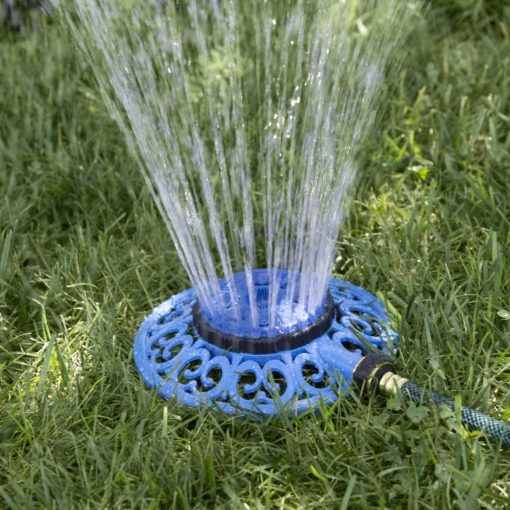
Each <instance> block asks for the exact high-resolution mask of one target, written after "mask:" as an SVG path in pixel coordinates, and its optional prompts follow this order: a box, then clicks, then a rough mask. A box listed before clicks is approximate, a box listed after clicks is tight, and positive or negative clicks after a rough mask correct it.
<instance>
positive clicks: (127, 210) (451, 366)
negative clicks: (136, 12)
mask: <svg viewBox="0 0 510 510" xmlns="http://www.w3.org/2000/svg"><path fill="white" fill-rule="evenodd" d="M464 3H465V4H466V5H465V6H464V7H463V8H461V7H455V6H456V5H457V3H456V2H432V7H431V8H430V9H429V10H428V11H427V12H426V13H425V14H424V15H423V17H422V22H421V23H420V24H419V26H418V28H417V30H416V33H415V34H414V35H413V37H412V39H411V42H410V48H409V51H410V54H411V58H410V59H409V64H408V65H407V66H406V67H405V71H403V72H402V74H401V80H400V83H399V85H398V88H397V91H396V94H395V96H394V98H393V100H392V102H391V103H390V104H389V105H388V111H387V114H386V117H385V122H384V126H383V132H382V133H381V137H380V138H378V139H377V140H374V141H373V144H372V147H371V152H370V158H369V161H367V164H366V166H365V168H364V169H363V171H362V172H361V178H360V186H359V189H358V191H357V195H356V201H355V204H354V207H353V208H352V210H351V213H350V216H349V218H348V220H347V224H346V225H345V228H344V231H343V235H342V238H341V240H340V241H339V246H338V261H337V266H336V268H335V272H336V273H337V274H338V275H340V276H341V277H342V278H345V279H348V280H350V281H352V282H353V283H355V284H359V285H362V286H365V287H366V288H367V289H369V290H371V291H372V292H379V293H380V294H382V296H383V297H384V298H385V299H386V300H387V301H388V302H389V303H391V305H392V306H393V307H394V309H395V311H396V318H395V321H396V324H395V325H396V327H397V328H398V330H399V331H400V333H401V336H402V339H401V343H400V349H399V361H398V364H399V368H400V369H401V373H402V374H405V375H407V376H408V377H410V378H411V379H414V380H416V381H417V382H420V383H423V384H424V385H427V386H428V387H430V388H433V389H435V390H437V391H440V392H444V393H446V394H449V395H453V396H456V398H457V399H458V400H459V402H460V401H462V403H464V404H467V405H471V406H473V407H476V408H478V409H480V410H483V411H486V412H488V413H490V414H492V415H494V416H496V417H498V418H500V419H503V420H507V421H508V420H510V269H509V265H510V228H509V227H510V7H503V5H504V3H505V2H487V1H486V2H483V1H478V0H477V1H472V2H464ZM459 5H460V2H459ZM37 24H38V30H37V31H36V32H35V33H28V32H25V33H22V34H8V33H6V32H2V33H0V507H4V506H5V507H7V508H65V509H67V508H81V507H87V508H88V507H106V508H130V507H134V508H140V507H144V508H145V507H149V508H157V507H162V508H169V507H175V508H204V507H209V508H213V507H214V508H236V509H237V508H321V509H324V508H342V509H346V508H432V509H436V508H478V507H482V508H507V507H508V505H509V504H510V503H509V501H510V499H509V498H510V452H501V451H497V449H496V448H495V447H493V446H492V445H491V444H490V443H488V442H487V441H486V440H485V439H484V437H483V436H481V435H479V434H478V433H468V432H466V431H465V430H463V429H462V427H461V426H460V425H459V421H458V416H457V415H456V414H455V413H447V412H446V411H444V410H441V411H439V412H436V411H431V410H428V409H425V408H422V407H419V406H414V405H412V406H410V407H408V408H405V409H404V408H402V407H401V404H400V403H399V402H398V401H397V400H389V401H385V400H384V399H382V398H376V399H374V400H372V401H371V402H360V401H358V400H356V399H350V400H349V401H345V400H343V401H339V402H338V403H337V404H335V405H334V406H332V407H330V408H323V409H320V410H319V412H318V413H316V414H314V415H311V416H302V417H299V418H297V419H293V420H290V419H286V418H278V419H273V420H271V421H269V422H264V423H261V422H250V421H240V420H235V419H233V418H228V417H225V416H220V415H216V414H212V413H210V412H208V411H206V410H198V411H196V410H187V409H183V408H181V407H179V406H177V405H176V404H175V403H173V402H165V401H162V400H160V399H159V398H158V397H157V396H156V395H155V394H154V393H152V392H150V391H147V390H146V389H145V388H144V386H143V384H142V382H141V379H140V377H139V375H138V373H137V372H136V370H135V368H134V365H133V362H132V356H131V354H132V353H131V347H132V338H133V335H134V333H135V331H136V328H137V326H138V325H139V323H140V322H141V321H142V320H143V318H144V317H145V315H146V314H147V313H148V312H149V311H150V310H151V309H152V307H153V306H155V305H156V304H158V303H159V302H161V301H162V300H164V299H165V298H167V297H168V296H169V295H170V294H172V293H174V292H176V291H179V290H182V289H184V288H186V287H188V286H189V283H188V281H187V277H186V274H185V272H184V270H183V269H182V267H181V266H180V264H179V262H178V260H177V256H176V253H175V251H174V249H173V248H172V246H171V243H170V240H169V236H168V235H167V233H166V231H165V229H164V226H163V222H162V221H161V220H160V218H159V217H158V213H157V211H156V208H155V207H154V205H153V204H152V202H151V198H150V196H149V193H148V192H147V191H146V189H145V188H144V185H143V182H142V179H141V177H140V175H139V173H138V170H137V168H136V165H135V163H134V161H133V160H132V159H131V158H130V157H129V155H128V154H127V150H126V147H125V144H124V142H123V140H122V138H121V136H120V134H119V132H118V130H117V128H116V126H115V125H114V123H113V122H112V121H111V120H110V119H109V118H108V117H107V114H106V112H105V109H104V107H103V106H102V103H101V100H100V98H99V94H98V92H97V90H96V88H95V85H94V81H93V80H92V76H91V72H90V69H89V68H88V67H87V65H85V64H84V63H83V62H80V61H79V59H78V57H77V54H76V52H75V51H74V49H73V47H72V44H71V43H70V41H69V40H67V39H66V38H65V36H64V35H62V34H61V32H60V31H59V30H58V28H57V27H56V26H54V25H52V24H51V20H50V21H48V20H44V19H41V20H38V23H37Z"/></svg>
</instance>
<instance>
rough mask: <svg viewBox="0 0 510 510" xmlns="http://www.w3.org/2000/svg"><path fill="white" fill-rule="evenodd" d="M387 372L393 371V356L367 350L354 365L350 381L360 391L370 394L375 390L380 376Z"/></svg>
mask: <svg viewBox="0 0 510 510" xmlns="http://www.w3.org/2000/svg"><path fill="white" fill-rule="evenodd" d="M388 372H395V362H394V360H393V358H392V357H391V356H388V355H387V354H379V353H376V352H369V353H368V354H367V355H366V356H364V357H363V358H361V361H360V362H359V363H358V364H357V365H356V368H355V369H354V372H353V373H352V382H353V383H354V385H355V386H356V387H357V389H358V390H359V391H360V393H363V394H366V393H369V394H370V393H373V392H375V391H376V390H377V388H378V386H379V382H380V381H381V377H382V376H383V375H384V374H386V373H388Z"/></svg>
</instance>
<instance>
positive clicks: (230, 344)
mask: <svg viewBox="0 0 510 510" xmlns="http://www.w3.org/2000/svg"><path fill="white" fill-rule="evenodd" d="M334 316H335V306H334V303H333V298H332V297H331V294H330V293H329V292H328V294H327V296H326V303H325V306H324V310H323V312H322V314H321V315H320V316H319V318H318V319H317V320H315V321H314V322H313V323H312V324H309V325H307V326H305V327H303V328H301V329H298V330H296V331H293V332H290V333H284V334H281V335H276V336H259V337H248V336H238V335H234V334H231V333H226V332H224V331H221V330H219V329H216V328H214V327H213V326H211V325H210V324H209V323H208V322H206V321H205V320H204V319H203V317H202V315H201V314H200V305H199V303H198V301H197V302H196V303H195V305H194V306H193V321H194V325H195V327H196V329H197V331H198V333H199V334H200V336H201V337H202V338H203V339H204V340H206V341H207V342H209V343H211V344H213V345H216V346H217V347H219V348H220V349H223V350H225V351H231V352H242V353H246V354H274V353H277V352H280V351H287V350H292V349H297V348H298V347H302V346H303V345H306V344H307V343H309V342H311V341H312V340H315V339H317V338H319V337H320V336H322V335H323V334H324V333H326V331H328V329H329V328H330V327H331V323H332V322H333V318H334Z"/></svg>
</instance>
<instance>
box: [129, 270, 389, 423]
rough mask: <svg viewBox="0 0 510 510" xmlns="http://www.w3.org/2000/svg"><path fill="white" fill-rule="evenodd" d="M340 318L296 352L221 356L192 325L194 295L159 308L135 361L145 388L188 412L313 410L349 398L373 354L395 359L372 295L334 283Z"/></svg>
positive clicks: (143, 330)
mask: <svg viewBox="0 0 510 510" xmlns="http://www.w3.org/2000/svg"><path fill="white" fill-rule="evenodd" d="M329 290H330V293H331V295H332V297H333V301H334V303H335V308H336V316H335V319H334V320H333V322H332V324H331V327H330V329H329V330H328V332H327V333H325V334H324V335H322V336H320V337H318V338H316V339H315V340H312V341H311V342H310V343H308V344H306V345H304V346H303V347H300V348H298V349H294V350H292V351H281V352H278V353H275V354H267V355H254V354H245V353H235V352H222V351H221V350H220V349H219V348H218V347H216V346H214V345H212V344H210V343H208V342H206V341H205V340H203V339H202V338H201V337H200V336H199V335H198V333H197V331H196V328H195V326H194V324H193V316H192V308H193V305H194V303H195V301H196V296H195V292H194V290H193V289H188V290H185V291H183V292H180V293H179V294H176V295H174V296H172V297H171V298H170V299H168V300H167V301H165V302H164V303H162V304H161V305H159V306H158V307H157V308H155V309H154V311H153V312H152V313H151V314H150V315H149V316H148V317H147V318H146V319H145V321H144V322H143V324H142V325H141V326H140V329H139V330H138V332H137V334H136V337H135V343H134V359H135V364H136V367H137V368H138V371H139V372H140V374H141V376H142V378H143V380H144V382H145V384H146V385H147V386H149V387H151V388H157V391H158V393H159V394H160V395H161V396H162V397H163V398H165V399H169V398H171V397H175V398H177V400H178V401H179V402H180V403H182V404H184V405H187V406H199V405H208V406H211V407H212V408H215V409H219V410H221V411H223V412H226V413H243V414H248V413H253V414H263V415H275V414H279V413H280V412H282V411H283V412H287V413H289V414H290V413H299V412H303V411H305V410H307V409H310V408H314V407H315V406H316V405H317V403H318V401H319V399H322V400H324V401H325V402H327V403H332V402H334V401H335V400H336V399H337V398H338V397H339V396H340V395H342V396H346V395H348V394H349V392H350V389H351V384H352V379H351V378H352V371H353V369H354V367H355V366H356V364H357V363H358V361H359V360H360V358H361V357H362V356H363V355H364V354H365V353H366V352H367V351H368V349H370V348H376V349H380V350H381V351H382V352H386V353H388V352H390V351H392V350H394V349H395V346H396V344H397V342H398V335H397V333H395V332H394V331H393V330H391V329H389V327H388V326H387V324H388V323H389V320H388V317H387V316H386V313H385V309H384V305H383V303H382V302H381V301H380V300H379V299H377V298H376V297H375V296H373V295H372V294H370V293H369V292H367V291H366V290H364V289H362V288H360V287H357V286H355V285H352V284H351V283H349V282H346V281H341V280H336V279H333V278H331V279H330V282H329Z"/></svg>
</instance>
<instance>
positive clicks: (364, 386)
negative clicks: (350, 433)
mask: <svg viewBox="0 0 510 510" xmlns="http://www.w3.org/2000/svg"><path fill="white" fill-rule="evenodd" d="M353 382H354V383H355V385H356V386H357V387H358V388H359V389H360V390H361V391H362V392H364V393H366V392H367V390H368V391H369V392H374V391H378V392H380V393H382V394H383V395H387V396H393V395H401V396H402V397H403V398H404V399H405V400H408V401H411V402H417V403H419V404H421V405H426V406H433V405H435V406H440V405H444V406H446V407H448V408H449V409H451V410H452V411H454V410H455V402H454V401H453V400H452V399H449V398H446V397H444V396H442V395H440V394H438V393H435V392H433V391H430V390H427V389H425V388H422V387H421V386H419V385H418V384H415V383H413V382H410V381H409V380H408V379H405V378H404V377H401V376H399V375H397V374H396V373H395V364H394V361H393V359H392V358H391V357H389V356H386V355H384V354H376V353H369V354H367V355H366V356H364V357H363V358H362V359H361V361H360V362H359V363H358V365H357V366H356V368H355V369H354V372H353ZM460 416H461V423H462V424H463V425H464V426H465V427H466V428H467V429H468V430H470V431H474V430H478V431H482V432H484V433H485V434H486V435H487V436H488V437H489V438H490V439H491V440H492V441H494V442H495V443H497V444H501V446H502V447H503V448H510V425H509V424H507V423H504V422H502V421H498V420H495V419H494V418H491V417H490V416H487V415H486V414H484V413H480V412H478V411H475V410H473V409H470V408H469V407H464V406H463V407H462V408H461V415H460Z"/></svg>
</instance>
